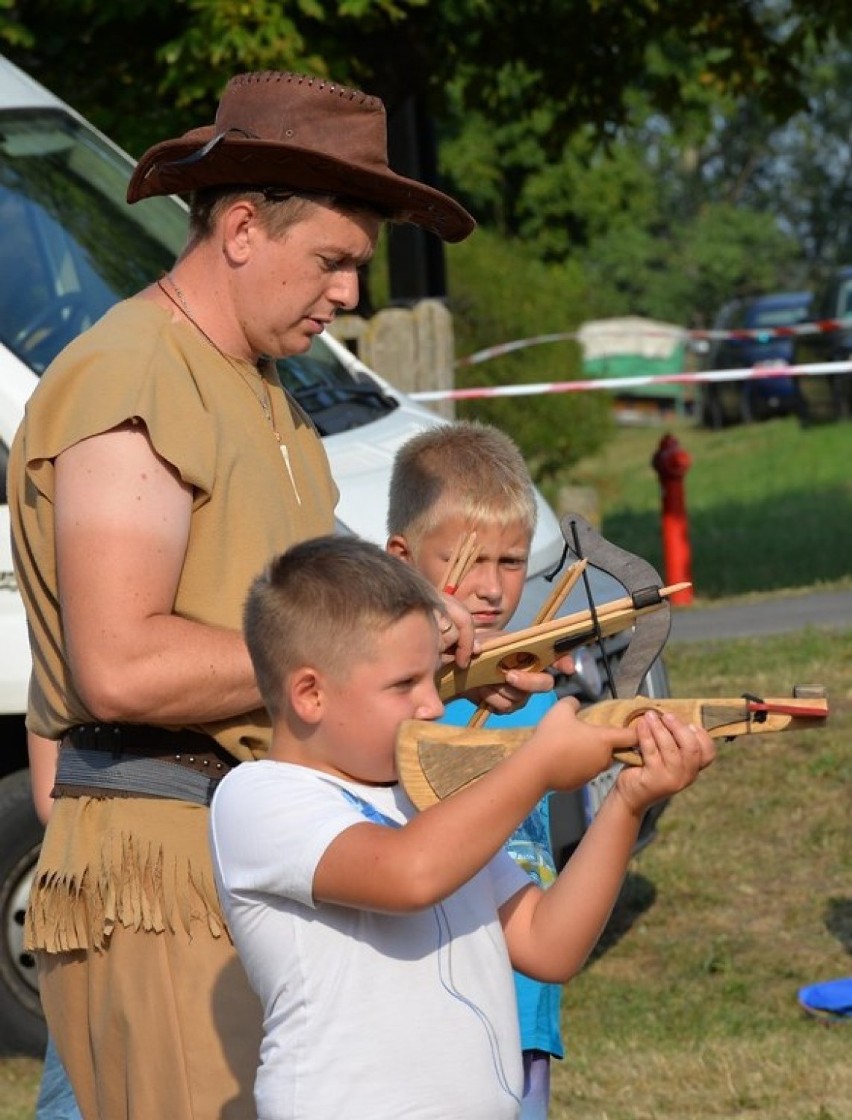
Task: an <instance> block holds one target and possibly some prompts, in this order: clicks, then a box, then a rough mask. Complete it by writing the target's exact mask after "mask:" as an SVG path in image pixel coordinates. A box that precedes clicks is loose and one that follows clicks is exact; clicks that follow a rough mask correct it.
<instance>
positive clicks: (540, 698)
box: [438, 691, 564, 1058]
mask: <svg viewBox="0 0 852 1120" xmlns="http://www.w3.org/2000/svg"><path fill="white" fill-rule="evenodd" d="M557 699H558V697H557V695H556V693H555V692H553V691H551V692H537V693H534V694H533V695H532V696H531V697H530V698H529V700H528V701H527V702H526V704H525V705H524V707H523V708H521V709H520V710H519V711H517V712H512V713H511V714H510V715H505V716H498V715H490V716H489V717H488V719H487V720H486V721H485V726H486V727H494V728H497V727H535V726H536V724H537V723H538V722H539V721H540V720H541V718H542V717H543V716H544V713H545V712H546V711H548V710H549V709H550V708H552V707H553V705H554V704H555V703H556V701H557ZM475 711H476V707H475V705H473V704H472V703H471V702H470V701H469V700H451V701H450V703H449V704H447V706H446V709H445V711H444V714H443V716H442V717H441V719H440V720H439V721H438V722H439V723H446V724H449V725H450V726H452V727H465V726H466V725H467V724H468V723H469V722H470V719H471V717H472V716H473V713H474V712H475ZM506 851H507V852H508V853H509V854H510V855H511V856H512V858H513V859H515V860H516V861H517V862H518V863H519V864H520V865H521V867H523V868H524V870H525V871H526V872H527V874H528V875H529V876H530V878H531V879H532V880H533V881H534V882H535V883H538V885H539V886H540V887H544V888H547V887H549V886H550V884H551V883H552V882H553V881H554V879H555V878H556V865H555V863H554V862H553V852H552V849H551V846H550V812H549V807H548V799H547V798H544V799H543V800H542V801H540V802H539V803H538V805H537V806H536V807H535V809H533V811H532V812H531V813H530V815H529V816H528V817H527V819H526V820H525V821H523V822H522V823H521V825H520V826H519V827H518V828H517V829H516V830H515V832H514V833H513V834H512V835H511V836H510V837H509V840H508V842H507V844H506ZM514 977H515V994H516V996H517V1000H518V1018H519V1020H520V1026H521V1047H522V1049H524V1050H543V1051H544V1052H545V1053H547V1054H552V1055H553V1056H554V1057H556V1058H561V1057H562V1056H563V1054H564V1049H563V1046H562V1035H561V1032H560V1000H561V998H562V985H561V984H543V983H542V982H541V981H540V980H532V979H530V977H529V976H523V975H521V973H519V972H515V973H514Z"/></svg>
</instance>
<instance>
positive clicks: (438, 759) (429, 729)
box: [396, 686, 828, 809]
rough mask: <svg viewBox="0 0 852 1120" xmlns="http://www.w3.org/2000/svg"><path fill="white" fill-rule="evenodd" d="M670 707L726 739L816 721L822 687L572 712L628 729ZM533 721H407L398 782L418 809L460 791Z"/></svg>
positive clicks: (635, 759)
mask: <svg viewBox="0 0 852 1120" xmlns="http://www.w3.org/2000/svg"><path fill="white" fill-rule="evenodd" d="M647 711H655V712H660V713H663V712H673V713H675V714H676V715H677V716H679V717H680V719H682V720H683V721H684V722H686V723H692V724H695V725H696V726H700V727H703V728H705V730H706V731H707V732H708V734H709V735H710V736H711V737H712V738H714V739H733V738H737V737H738V736H740V735H758V734H766V733H769V732H775V731H797V730H801V729H804V728H809V727H814V726H819V725H820V724H821V723H823V722H824V721H825V719H826V718H827V716H828V701H827V700H826V698H825V694H824V690H823V689H821V688H817V687H805V686H798V687H797V688H796V689H794V690H793V695H792V696H791V697H781V698H777V699H775V698H774V699H768V700H762V699H759V698H758V697H755V696H740V697H736V698H733V699H724V700H715V699H689V700H679V699H669V698H666V699H659V700H657V699H649V698H648V697H646V696H636V697H634V698H633V699H631V700H602V701H601V702H600V703H598V704H590V705H589V706H588V707H586V708H582V709H581V710H580V712H579V713H578V718H579V719H581V720H583V721H584V722H586V723H591V724H595V725H596V726H605V727H627V726H628V725H629V724H631V723H632V722H634V720H637V719H638V718H639V717H640V716H641V715H642V714H643V713H644V712H647ZM534 731H535V728H534V727H515V728H504V729H496V728H495V729H493V730H489V729H488V728H487V727H486V728H477V729H472V728H469V727H450V726H448V725H446V724H441V723H433V722H431V721H429V720H406V721H405V722H404V723H403V724H402V725H401V727H400V729H399V733H398V735H397V746H396V760H397V771H398V773H399V780H400V781H401V782H402V785H403V787H404V788H405V791H406V793H407V794H408V796H409V797H410V798H411V800H412V801H413V803H414V804H415V805H416V806H417V808H418V809H425V808H427V807H428V806H429V805H434V804H435V802H436V801H441V800H443V799H444V798H445V797H449V796H450V795H451V794H453V793H456V792H458V790H460V789H464V787H465V786H467V785H470V784H471V783H472V782H475V781H476V780H477V779H478V778H481V777H482V776H483V774H486V773H487V772H488V771H489V770H491V769H492V768H493V767H494V766H496V765H497V764H498V763H499V762H501V761H502V760H503V759H504V758H507V757H508V756H509V755H510V754H512V753H513V752H514V751H516V750H517V749H518V747H520V746H521V745H522V744H523V743H525V742H526V741H527V739H529V737H530V736H531V735H532V734H533V732H534ZM613 760H614V761H615V762H622V763H624V764H625V765H627V766H641V765H642V756H641V754H640V753H639V751H638V750H635V749H634V750H618V751H616V752H615V753H614V755H613Z"/></svg>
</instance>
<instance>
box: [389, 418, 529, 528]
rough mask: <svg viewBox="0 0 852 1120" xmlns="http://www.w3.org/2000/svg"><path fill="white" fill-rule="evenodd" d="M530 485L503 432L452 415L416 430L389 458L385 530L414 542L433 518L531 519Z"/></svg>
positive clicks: (434, 522) (506, 521)
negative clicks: (446, 421) (452, 419)
mask: <svg viewBox="0 0 852 1120" xmlns="http://www.w3.org/2000/svg"><path fill="white" fill-rule="evenodd" d="M536 514H537V509H536V501H535V489H534V487H533V482H532V479H531V477H530V473H529V470H528V468H527V465H526V463H525V462H524V457H523V455H522V454H521V452H520V450H519V448H518V446H517V444H516V443H515V442H514V441H513V440H512V439H511V438H510V437H509V436H508V435H506V433H505V432H502V431H501V430H500V429H499V428H495V427H493V426H492V425H490V424H479V423H475V422H466V421H457V422H456V423H453V424H440V425H437V426H436V427H434V428H427V429H426V431H424V432H420V433H418V435H416V436H414V437H413V438H412V439H410V440H408V441H407V442H406V443H404V444H403V445H402V447H400V448H399V450H398V451H397V453H396V457H395V459H394V464H393V471H392V473H391V483H390V504H389V506H388V534H389V535H390V536H397V535H398V536H404V537H405V538H406V539H407V541H408V543H409V545H416V544H417V543H418V542H419V541H420V539H421V538H422V537H423V535H424V534H425V533H428V532H430V531H431V530H432V529H434V528H435V526H436V525H437V524H438V523H439V521H441V520H443V519H445V518H447V517H453V516H461V517H463V518H465V519H466V520H468V521H469V522H471V523H474V522H479V523H483V522H488V523H491V524H496V525H499V526H507V525H511V524H514V523H516V522H520V523H521V524H522V525H524V526H525V528H526V529H528V531H529V534H530V537H532V534H533V532H534V531H535V524H536Z"/></svg>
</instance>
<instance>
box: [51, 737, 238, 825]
mask: <svg viewBox="0 0 852 1120" xmlns="http://www.w3.org/2000/svg"><path fill="white" fill-rule="evenodd" d="M237 761H238V760H237V759H235V758H234V757H233V755H230V754H228V752H227V751H226V750H225V749H224V748H223V747H221V746H220V745H219V743H217V742H216V740H215V739H214V738H212V736H210V735H205V734H203V733H202V732H198V731H169V730H167V729H166V728H165V727H154V726H153V725H151V724H143V723H85V724H78V725H77V726H76V727H71V728H69V729H68V731H66V732H65V734H64V735H63V736H62V740H61V742H60V749H59V761H58V765H57V771H56V785H55V786H54V790H53V796H54V797H80V796H83V795H87V796H92V797H168V798H176V799H177V800H180V801H191V802H193V803H195V804H200V805H209V804H210V800H211V798H212V796H213V793H214V792H215V790H216V787H217V785H218V784H219V781H220V780H221V779H222V778H223V777H224V776H225V774H226V773H227V772H228V771H229V770H231V769H232V768H233V767H234V766H236V765H237Z"/></svg>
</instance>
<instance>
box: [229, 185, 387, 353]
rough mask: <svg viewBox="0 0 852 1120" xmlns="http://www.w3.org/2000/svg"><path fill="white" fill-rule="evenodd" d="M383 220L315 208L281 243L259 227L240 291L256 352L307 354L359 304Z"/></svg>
mask: <svg viewBox="0 0 852 1120" xmlns="http://www.w3.org/2000/svg"><path fill="white" fill-rule="evenodd" d="M379 226H380V222H379V219H378V218H374V217H372V216H370V215H368V214H363V213H355V212H353V213H344V212H342V211H339V210H333V209H331V208H330V207H328V206H324V205H320V204H316V205H314V206H312V207H311V208H310V209H309V210H308V211H307V213H306V215H305V216H304V217H302V218H300V219H299V221H297V222H296V223H295V224H294V225H292V226H290V228H289V229H288V230H287V232H286V233H285V234H284V235H283V237H280V238H278V239H275V238H272V237H271V236H270V235H269V234H268V233H267V232H266V231H265V230H264V229H263V228H262V227H261V226H260V224H259V223H255V226H254V229H253V241H252V253H251V258H250V261H249V262H248V265H247V267H246V270H245V285H244V286H243V287H242V292H241V296H242V298H241V304H242V307H241V315H242V319H243V329H244V331H245V335H246V338H247V339H248V340H249V342H250V344H251V347H252V350H253V351H254V352H255V353H256V354H266V355H268V356H269V357H273V358H282V357H287V356H289V355H290V354H302V353H304V352H305V351H306V350H307V349H308V347H309V346H310V344H311V339H312V338H313V337H314V335H317V334H320V333H321V332H322V331H323V330H324V329H325V328H326V327H327V326H328V324H329V323H330V322H331V321H332V319H333V318H334V316H335V315H336V314H337V312H338V311H348V310H351V309H352V308H354V307H355V306H356V305H357V303H358V269H359V268H360V267H361V266H362V265H365V264H366V263H367V261H369V259H370V258H371V257H372V255H373V252H374V250H375V247H376V240H377V238H378V235H379Z"/></svg>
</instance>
